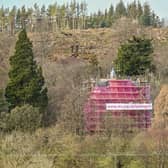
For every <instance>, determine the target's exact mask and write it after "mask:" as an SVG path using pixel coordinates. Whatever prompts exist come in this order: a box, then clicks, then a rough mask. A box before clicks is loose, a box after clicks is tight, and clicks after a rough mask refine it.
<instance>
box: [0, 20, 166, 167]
mask: <svg viewBox="0 0 168 168" xmlns="http://www.w3.org/2000/svg"><path fill="white" fill-rule="evenodd" d="M118 21H119V22H116V23H115V24H114V25H113V28H112V29H95V30H93V29H89V30H78V31H75V32H74V31H71V30H68V31H62V32H60V33H46V32H45V33H35V32H34V33H29V34H28V37H29V38H30V39H31V40H32V41H33V46H34V50H33V51H34V56H35V60H36V61H37V64H38V65H41V66H42V69H43V72H44V77H45V81H46V85H47V88H48V96H49V101H48V102H49V105H48V109H47V116H45V121H47V124H48V125H50V127H49V128H40V129H38V128H39V126H41V120H42V118H41V115H40V111H39V109H37V108H34V107H32V106H29V105H24V106H22V107H16V108H15V109H13V110H12V111H11V113H5V114H6V115H4V113H3V111H4V109H2V112H1V113H0V131H1V133H0V142H1V143H0V150H1V152H0V167H8V168H10V167H11V168H13V167H25V166H27V165H28V166H29V167H32V168H33V167H40V168H43V167H45V168H51V167H58V168H69V167H74V168H79V167H81V168H88V167H93V168H94V167H95V168H97V167H98V168H109V167H112V166H113V167H117V166H118V167H122V168H123V167H124V168H125V167H126V168H146V167H148V168H155V167H156V165H157V167H166V166H167V165H168V163H167V161H168V160H167V151H168V145H167V144H168V135H167V129H166V128H162V129H159V128H157V129H151V130H149V131H147V132H145V133H143V132H141V133H139V132H134V133H131V134H127V133H126V132H124V131H123V127H121V129H120V128H119V130H117V131H116V132H115V134H113V133H112V134H111V133H110V134H109V130H107V131H105V132H104V133H102V134H95V135H87V134H85V132H84V129H83V128H84V124H83V123H84V121H83V111H82V110H83V105H84V103H85V100H86V99H87V93H88V90H87V89H88V88H87V86H84V85H83V84H84V83H83V82H84V81H86V82H87V81H88V80H89V79H90V78H91V77H93V76H94V74H93V72H95V71H92V70H93V69H90V67H93V68H94V70H96V72H97V71H98V69H97V67H99V66H100V67H101V72H102V74H100V75H101V77H107V74H108V73H109V72H110V70H111V65H112V61H113V60H114V59H115V58H116V55H117V49H118V48H119V47H120V45H121V43H122V44H124V43H125V42H126V41H127V40H128V39H130V38H131V37H132V35H135V36H143V35H145V36H146V38H153V41H152V43H153V45H154V61H155V62H154V63H155V65H156V66H157V72H156V73H155V74H152V73H149V74H145V75H144V78H145V79H148V80H149V81H150V82H151V86H152V93H153V100H154V97H155V96H156V94H157V91H158V90H159V87H160V85H161V84H162V82H164V83H166V80H167V72H168V71H167V65H168V64H167V62H166V60H167V52H166V51H167V48H168V47H167V44H168V40H167V39H168V38H167V37H168V36H167V35H168V31H167V30H165V29H149V28H142V27H141V26H139V25H137V24H135V23H134V24H133V23H132V21H130V20H127V19H123V18H121V19H120V20H118ZM125 23H129V24H125ZM8 38H9V37H6V39H8ZM6 39H5V40H6ZM10 39H11V37H10V38H9V39H8V40H10ZM2 40H3V41H5V40H4V39H2ZM6 41H7V40H6ZM1 43H2V41H1ZM13 43H14V44H13V45H15V42H13ZM21 45H23V44H21ZM72 45H74V46H76V45H78V46H79V50H78V54H77V57H74V56H72V55H73V54H72V53H71V49H72ZM2 46H3V45H2ZM19 46H20V45H19ZM6 48H7V50H6ZM18 48H20V47H18ZM26 48H27V47H26ZM28 48H29V49H30V48H31V47H30V43H29V42H28ZM31 49H32V48H31ZM31 49H30V50H29V52H28V53H31V54H32V51H31ZM1 51H2V54H1V55H0V56H1V57H2V58H3V59H5V62H7V63H6V65H8V61H7V60H8V58H9V55H11V53H14V50H13V47H11V45H9V46H5V45H4V48H3V47H1ZM3 51H5V53H4V52H3ZM26 51H27V50H26ZM30 51H31V52H30ZM19 53H20V52H19ZM21 53H22V52H21ZM26 54H27V52H26ZM31 54H30V55H29V56H31V57H32V55H31ZM19 55H20V54H19ZM15 56H16V54H15ZM17 58H19V56H17ZM26 58H27V57H26ZM26 58H25V61H27V59H26ZM21 60H22V59H21ZM30 60H32V59H30ZM23 62H24V61H23ZM0 64H2V62H0ZM33 65H34V64H33ZM93 65H95V67H94V66H93ZM16 66H19V65H18V64H17V65H16ZM19 67H21V68H23V64H22V66H19ZM24 68H25V69H27V68H29V66H27V67H24ZM8 70H9V67H8V66H6V71H8ZM23 72H24V70H23ZM4 75H5V74H4ZM32 76H33V75H32ZM28 77H30V76H28ZM0 79H1V80H3V76H0ZM30 79H31V77H30ZM6 84H7V82H5V85H6ZM1 86H4V84H3V85H1ZM0 101H1V102H4V100H3V97H2V98H0ZM30 123H31V124H30ZM51 124H52V125H54V126H51ZM120 124H121V123H120ZM55 125H56V126H55ZM121 126H122V125H121ZM108 128H109V127H108ZM13 129H14V131H13V132H12V130H13ZM2 130H3V131H2ZM29 131H30V133H29Z"/></svg>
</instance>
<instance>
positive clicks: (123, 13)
mask: <svg viewBox="0 0 168 168" xmlns="http://www.w3.org/2000/svg"><path fill="white" fill-rule="evenodd" d="M121 17H127V18H130V19H132V20H133V21H135V22H139V23H140V24H141V25H144V26H153V27H161V26H163V25H164V20H162V19H161V18H159V16H157V14H156V13H155V12H154V11H153V10H152V9H151V7H150V5H149V4H148V3H147V2H145V3H144V4H141V3H140V1H138V2H137V1H133V2H131V3H129V4H127V5H125V3H124V2H123V1H122V0H120V2H119V3H118V4H117V5H116V6H114V5H113V4H112V5H111V6H110V7H109V8H107V9H105V11H101V10H98V11H97V12H94V13H90V14H89V13H88V5H87V3H86V2H85V1H83V2H81V3H79V2H77V1H76V0H73V1H72V2H71V3H67V4H63V5H59V4H58V3H54V4H51V5H49V6H45V5H43V6H42V7H41V6H38V4H34V7H32V8H26V7H25V6H22V7H21V8H17V7H16V6H13V8H12V9H9V8H4V7H3V6H2V7H1V8H0V31H8V32H10V33H11V34H14V33H15V32H16V31H18V30H20V29H22V28H25V27H27V30H28V31H56V30H59V29H87V28H107V27H111V26H112V24H113V23H115V22H116V20H118V19H119V18H121Z"/></svg>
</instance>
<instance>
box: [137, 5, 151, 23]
mask: <svg viewBox="0 0 168 168" xmlns="http://www.w3.org/2000/svg"><path fill="white" fill-rule="evenodd" d="M151 21H152V18H151V9H150V6H149V4H148V3H145V4H144V11H143V15H142V16H141V19H140V22H141V24H142V25H144V26H150V25H151Z"/></svg>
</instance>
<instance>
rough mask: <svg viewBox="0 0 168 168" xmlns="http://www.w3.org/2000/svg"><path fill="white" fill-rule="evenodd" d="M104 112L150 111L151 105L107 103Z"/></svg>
mask: <svg viewBox="0 0 168 168" xmlns="http://www.w3.org/2000/svg"><path fill="white" fill-rule="evenodd" d="M106 110H152V103H149V104H146V103H145V104H133V103H127V104H126V103H107V104H106Z"/></svg>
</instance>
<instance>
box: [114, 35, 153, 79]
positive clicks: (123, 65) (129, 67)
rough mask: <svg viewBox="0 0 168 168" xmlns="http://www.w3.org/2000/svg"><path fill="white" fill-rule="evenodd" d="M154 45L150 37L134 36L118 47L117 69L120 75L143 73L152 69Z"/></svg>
mask: <svg viewBox="0 0 168 168" xmlns="http://www.w3.org/2000/svg"><path fill="white" fill-rule="evenodd" d="M152 53H153V47H152V43H151V40H150V39H145V38H139V37H133V39H131V40H128V42H126V43H125V44H122V45H121V47H120V48H119V49H118V57H117V59H116V60H115V69H116V72H117V74H118V75H122V76H123V75H126V76H133V75H141V74H144V73H145V72H146V70H151V69H152V68H153V66H152V56H151V54H152Z"/></svg>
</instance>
